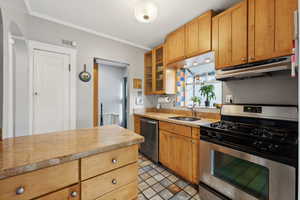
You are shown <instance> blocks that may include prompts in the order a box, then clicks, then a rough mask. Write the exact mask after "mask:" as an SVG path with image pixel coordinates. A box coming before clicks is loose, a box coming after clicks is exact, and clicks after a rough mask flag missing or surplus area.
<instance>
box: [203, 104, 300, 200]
mask: <svg viewBox="0 0 300 200" xmlns="http://www.w3.org/2000/svg"><path fill="white" fill-rule="evenodd" d="M221 113H222V117H221V121H220V122H217V123H212V124H208V125H205V126H201V138H200V139H201V142H200V184H199V192H200V196H201V197H203V199H204V200H217V199H233V200H295V198H296V168H297V163H298V153H297V152H298V110H297V107H293V106H265V105H264V106H259V105H224V106H223V107H222V112H221Z"/></svg>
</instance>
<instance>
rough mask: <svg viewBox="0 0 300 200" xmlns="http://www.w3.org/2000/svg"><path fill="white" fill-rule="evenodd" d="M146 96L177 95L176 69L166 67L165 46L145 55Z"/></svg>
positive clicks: (160, 46)
mask: <svg viewBox="0 0 300 200" xmlns="http://www.w3.org/2000/svg"><path fill="white" fill-rule="evenodd" d="M144 59H145V68H144V80H145V95H154V94H176V69H173V68H167V67H166V65H165V59H166V58H165V45H159V46H157V47H155V48H154V49H153V50H152V51H150V52H147V53H146V54H145V58H144Z"/></svg>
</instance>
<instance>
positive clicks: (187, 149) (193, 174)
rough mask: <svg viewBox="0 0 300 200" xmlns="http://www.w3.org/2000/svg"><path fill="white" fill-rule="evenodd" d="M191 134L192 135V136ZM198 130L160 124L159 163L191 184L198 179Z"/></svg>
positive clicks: (165, 123) (166, 123)
mask: <svg viewBox="0 0 300 200" xmlns="http://www.w3.org/2000/svg"><path fill="white" fill-rule="evenodd" d="M192 132H193V134H192ZM199 133H200V129H199V128H192V127H189V126H184V125H178V124H173V123H169V122H160V137H159V147H160V148H159V161H160V163H162V164H163V165H164V166H166V167H168V168H169V169H171V170H172V171H174V172H175V173H176V174H178V175H180V176H181V177H183V178H184V179H186V180H187V181H190V182H191V183H198V179H199V145H200V140H199V137H198V138H197V139H192V137H194V138H196V137H197V136H199Z"/></svg>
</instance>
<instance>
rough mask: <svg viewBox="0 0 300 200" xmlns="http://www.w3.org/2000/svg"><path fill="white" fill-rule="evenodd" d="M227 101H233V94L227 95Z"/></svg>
mask: <svg viewBox="0 0 300 200" xmlns="http://www.w3.org/2000/svg"><path fill="white" fill-rule="evenodd" d="M225 102H226V103H233V96H232V95H231V94H229V95H226V99H225Z"/></svg>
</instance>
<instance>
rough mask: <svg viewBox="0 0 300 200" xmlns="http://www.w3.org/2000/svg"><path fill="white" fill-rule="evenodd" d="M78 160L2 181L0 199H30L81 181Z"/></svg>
mask: <svg viewBox="0 0 300 200" xmlns="http://www.w3.org/2000/svg"><path fill="white" fill-rule="evenodd" d="M78 171H79V162H78V160H76V161H72V162H67V163H64V164H61V165H57V166H53V167H48V168H44V169H40V170H36V171H33V172H29V173H25V174H22V175H19V176H14V177H11V178H7V179H3V180H1V181H0V199H1V200H2V199H3V200H20V199H22V200H29V199H34V198H37V197H39V196H42V195H45V194H47V193H50V192H53V191H56V190H59V189H61V188H64V187H67V186H69V185H72V184H76V183H77V182H78V181H79V173H78Z"/></svg>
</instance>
